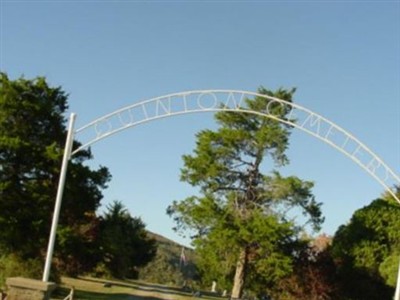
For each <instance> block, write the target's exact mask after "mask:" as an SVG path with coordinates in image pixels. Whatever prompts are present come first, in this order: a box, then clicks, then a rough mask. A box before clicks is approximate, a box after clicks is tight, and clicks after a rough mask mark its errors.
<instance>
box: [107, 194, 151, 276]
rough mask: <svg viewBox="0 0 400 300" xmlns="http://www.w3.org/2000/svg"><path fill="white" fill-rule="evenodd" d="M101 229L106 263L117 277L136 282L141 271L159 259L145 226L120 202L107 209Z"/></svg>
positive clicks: (112, 274) (110, 271)
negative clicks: (153, 260) (156, 257)
mask: <svg viewBox="0 0 400 300" xmlns="http://www.w3.org/2000/svg"><path fill="white" fill-rule="evenodd" d="M100 228H101V231H100V241H101V242H100V246H101V249H102V256H103V262H104V264H105V266H106V268H107V269H108V271H109V273H110V275H111V276H113V277H116V278H125V277H127V278H136V277H137V275H138V267H143V266H145V265H146V264H147V263H149V262H150V261H151V260H152V259H153V258H154V256H155V255H156V251H157V247H156V241H155V240H154V239H152V238H150V237H148V235H147V231H146V230H145V224H144V223H143V222H142V220H141V219H140V218H134V217H132V216H131V215H130V213H129V212H128V210H127V209H126V207H125V206H124V205H123V204H122V203H121V202H119V201H114V202H113V203H111V204H110V205H108V206H107V211H106V212H105V214H104V216H103V217H102V220H101V222H100Z"/></svg>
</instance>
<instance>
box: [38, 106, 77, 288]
mask: <svg viewBox="0 0 400 300" xmlns="http://www.w3.org/2000/svg"><path fill="white" fill-rule="evenodd" d="M75 118H76V115H75V114H74V113H72V114H71V115H70V118H69V126H68V133H67V140H66V142H65V148H64V155H63V160H62V165H61V173H60V179H59V181H58V189H57V197H56V203H55V206H54V213H53V221H52V223H51V231H50V237H49V244H48V246H47V254H46V262H45V266H44V272H43V279H42V281H45V282H46V281H49V277H50V268H51V260H52V258H53V250H54V242H55V240H56V233H57V225H58V218H59V216H60V209H61V202H62V196H63V192H64V185H65V178H66V175H67V167H68V162H69V159H70V157H71V151H72V145H73V143H74V123H75Z"/></svg>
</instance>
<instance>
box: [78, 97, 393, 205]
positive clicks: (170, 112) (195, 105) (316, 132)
mask: <svg viewBox="0 0 400 300" xmlns="http://www.w3.org/2000/svg"><path fill="white" fill-rule="evenodd" d="M249 97H263V98H266V99H269V100H270V101H269V102H268V104H267V105H266V107H265V109H264V110H263V111H262V112H259V111H253V110H250V109H249V108H247V107H245V106H244V104H245V103H244V100H245V99H246V98H249ZM273 105H282V106H285V107H287V108H289V109H290V112H289V115H288V117H287V119H282V118H279V117H278V116H276V115H274V114H273V113H271V112H270V107H271V106H273ZM218 111H231V112H238V113H239V112H240V113H249V114H255V115H260V116H264V117H268V118H271V119H274V120H277V121H279V122H282V123H285V124H288V125H290V126H293V127H295V128H298V129H300V130H302V131H304V132H306V133H308V134H310V135H312V136H314V137H316V138H318V139H319V140H322V141H323V142H325V143H327V144H328V145H330V146H332V147H333V148H335V149H336V150H338V151H339V152H341V153H343V154H344V155H346V156H347V157H348V158H350V159H351V160H353V161H354V162H355V163H356V164H358V165H359V166H360V167H361V168H363V169H364V170H365V171H366V172H367V173H368V174H370V175H371V176H372V177H373V178H374V179H375V180H376V181H377V182H379V183H380V184H381V185H382V186H383V187H384V188H385V190H386V191H388V192H389V193H390V194H391V195H392V196H393V197H394V198H395V199H396V200H397V201H398V202H399V203H400V199H399V198H398V197H397V196H396V194H395V193H394V191H393V190H392V187H393V186H394V185H400V177H399V176H397V175H396V174H395V173H394V172H393V171H392V170H391V169H390V168H389V166H387V164H386V163H385V162H384V161H383V160H382V159H381V158H379V157H378V156H377V155H376V154H375V153H373V152H372V151H371V150H370V149H369V148H368V147H367V146H366V145H365V144H363V143H362V142H361V141H359V140H358V139H357V138H356V137H354V136H353V135H352V134H350V133H349V132H347V131H346V130H344V129H343V128H341V127H339V126H338V125H336V124H335V123H333V122H331V121H329V120H328V119H326V118H324V117H322V116H321V115H319V114H317V113H315V112H312V111H311V110H309V109H307V108H304V107H302V106H300V105H298V104H295V103H290V102H287V101H285V100H282V99H278V98H274V97H270V96H266V95H262V94H258V93H253V92H247V91H238V90H202V91H188V92H181V93H175V94H170V95H166V96H161V97H157V98H153V99H149V100H145V101H141V102H139V103H135V104H133V105H130V106H127V107H124V108H122V109H119V110H116V111H114V112H112V113H110V114H107V115H105V116H103V117H100V118H98V119H96V120H94V121H92V122H90V123H89V124H87V125H85V126H83V127H81V128H79V129H77V130H76V131H75V133H74V134H75V136H77V137H78V140H80V141H82V145H81V146H80V147H79V148H77V149H75V150H73V151H72V154H71V155H74V154H75V153H77V152H79V151H80V150H82V149H84V148H87V147H88V146H90V145H92V144H94V143H96V142H98V141H100V140H102V139H104V138H106V137H108V136H110V135H113V134H115V133H117V132H120V131H122V130H125V129H127V128H130V127H134V126H136V125H139V124H143V123H146V122H149V121H153V120H157V119H160V118H166V117H172V116H176V115H182V114H188V113H198V112H218Z"/></svg>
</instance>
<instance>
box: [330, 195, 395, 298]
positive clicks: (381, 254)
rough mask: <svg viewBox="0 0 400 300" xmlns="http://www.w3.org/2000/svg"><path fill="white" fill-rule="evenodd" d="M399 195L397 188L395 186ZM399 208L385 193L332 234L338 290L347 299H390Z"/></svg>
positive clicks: (392, 289) (393, 278) (392, 285)
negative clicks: (338, 280) (339, 285)
mask: <svg viewBox="0 0 400 300" xmlns="http://www.w3.org/2000/svg"><path fill="white" fill-rule="evenodd" d="M396 194H397V195H399V196H400V187H397V192H396ZM399 228H400V206H399V204H398V203H397V202H396V201H395V200H394V199H393V197H392V196H390V195H388V194H385V195H384V196H383V197H382V198H381V199H376V200H374V201H373V202H372V203H370V204H369V205H367V206H365V207H363V208H361V209H359V210H357V211H356V212H354V214H353V216H352V217H351V220H350V222H349V223H348V224H346V225H342V226H340V227H339V229H338V231H337V232H336V234H335V237H334V239H333V245H332V252H333V256H334V257H335V259H336V260H337V261H338V268H339V273H340V275H341V279H342V280H341V282H342V285H343V286H342V290H343V293H345V295H346V296H348V297H351V299H391V297H392V295H393V291H394V287H395V285H396V279H397V272H398V265H399V258H400V231H399Z"/></svg>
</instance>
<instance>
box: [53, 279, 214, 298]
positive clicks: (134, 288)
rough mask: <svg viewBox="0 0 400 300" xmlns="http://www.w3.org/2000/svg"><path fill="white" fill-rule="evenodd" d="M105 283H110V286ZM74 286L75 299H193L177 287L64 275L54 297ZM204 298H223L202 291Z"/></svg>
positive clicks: (60, 296)
mask: <svg viewBox="0 0 400 300" xmlns="http://www.w3.org/2000/svg"><path fill="white" fill-rule="evenodd" d="M105 284H107V285H110V286H108V287H106V286H105ZM71 287H74V289H75V294H74V300H92V299H93V300H94V299H96V300H106V299H107V300H136V299H148V300H160V299H167V300H172V299H176V300H189V299H190V300H193V299H195V297H194V296H193V295H192V293H190V292H186V291H183V290H182V289H180V288H177V287H170V286H164V285H159V284H153V283H146V282H140V281H134V280H126V281H119V280H103V279H96V278H89V277H85V278H79V279H76V278H68V277H63V278H62V283H61V285H60V286H59V288H57V290H56V291H55V292H54V293H53V294H54V296H53V297H52V299H64V298H65V297H66V296H67V295H68V294H69V292H70V290H71ZM201 298H202V299H221V298H220V297H217V296H212V295H210V294H204V293H202V296H201Z"/></svg>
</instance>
